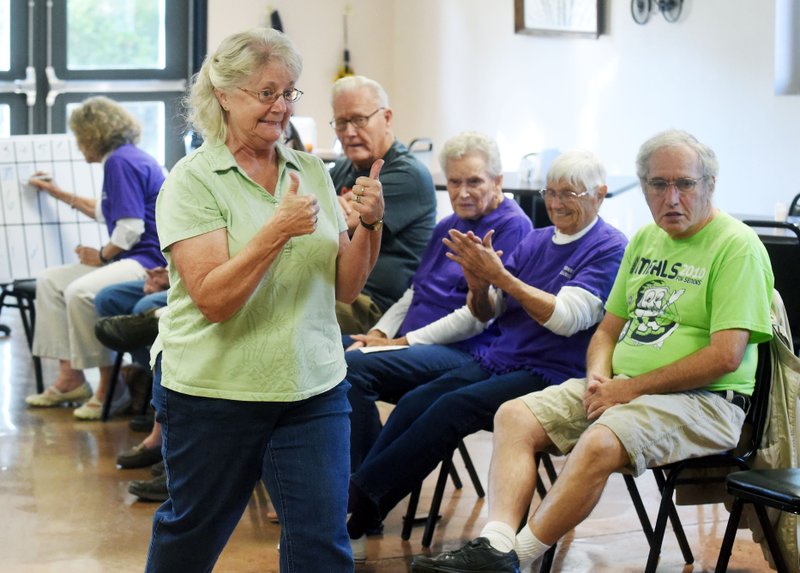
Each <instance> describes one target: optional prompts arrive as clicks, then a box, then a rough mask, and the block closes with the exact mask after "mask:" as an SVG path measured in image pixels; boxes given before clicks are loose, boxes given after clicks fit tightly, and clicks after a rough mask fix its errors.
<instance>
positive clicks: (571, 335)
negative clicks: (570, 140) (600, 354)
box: [348, 151, 627, 558]
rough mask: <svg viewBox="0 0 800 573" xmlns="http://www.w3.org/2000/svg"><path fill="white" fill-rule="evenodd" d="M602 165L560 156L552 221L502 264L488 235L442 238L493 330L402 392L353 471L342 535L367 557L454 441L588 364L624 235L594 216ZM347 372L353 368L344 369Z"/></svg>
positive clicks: (588, 156)
mask: <svg viewBox="0 0 800 573" xmlns="http://www.w3.org/2000/svg"><path fill="white" fill-rule="evenodd" d="M606 191H607V187H606V185H605V168H604V167H603V165H602V164H601V163H600V161H599V159H597V157H595V156H594V155H593V154H592V153H589V152H586V151H570V152H566V153H564V154H562V155H560V156H559V157H558V158H556V159H555V160H554V161H553V163H552V164H551V166H550V169H549V170H548V172H547V188H546V189H543V190H542V195H543V196H544V201H545V207H546V209H547V214H548V215H549V216H550V219H551V220H552V221H553V224H554V227H544V228H541V229H534V230H533V231H531V232H530V233H529V234H528V235H527V236H526V237H525V238H524V239H523V240H522V241H520V242H519V244H518V246H517V247H516V248H515V249H514V251H513V252H512V253H511V255H510V256H509V258H508V259H507V260H506V262H505V264H504V263H503V261H502V260H501V259H500V257H499V256H498V254H497V251H496V250H497V245H495V244H494V243H493V241H494V238H493V236H492V234H491V233H486V234H485V235H483V236H481V235H478V234H477V233H473V232H471V231H467V232H466V233H464V232H461V231H460V230H457V229H454V230H451V231H450V232H449V237H448V238H446V239H445V244H446V245H447V247H448V248H449V249H450V250H451V251H452V252H449V253H448V254H447V256H448V258H449V259H450V260H452V261H454V262H457V263H458V264H459V265H461V267H462V269H463V272H464V275H465V277H466V282H467V284H468V286H469V294H468V296H467V304H468V307H469V310H470V311H471V313H472V315H474V316H475V317H476V318H475V320H477V321H489V320H494V322H493V324H492V328H493V329H494V328H496V329H497V336H494V337H492V338H490V339H489V340H486V341H482V342H481V343H479V344H477V345H476V346H474V347H473V348H472V349H471V350H470V354H471V356H470V360H469V361H468V362H467V363H466V364H463V365H461V366H459V367H457V368H455V369H452V370H451V371H449V372H446V373H444V374H442V375H441V376H439V377H438V378H436V379H435V380H431V381H429V382H428V383H427V384H424V385H422V386H419V387H418V388H415V389H413V390H411V391H409V392H408V393H407V394H405V395H404V396H403V397H402V398H401V399H400V400H399V402H398V403H397V406H396V407H395V408H394V410H393V411H392V413H391V414H390V415H389V419H388V420H387V422H386V425H385V427H384V428H383V430H382V431H381V432H380V434H379V436H378V439H377V440H376V441H375V443H374V444H373V446H372V448H371V449H370V451H369V453H368V454H367V456H366V458H365V459H364V461H363V463H362V464H361V466H360V467H359V468H358V470H357V471H355V472H354V473H353V474H352V476H351V478H350V500H349V505H350V507H349V509H350V510H351V511H352V515H351V517H350V520H349V522H348V533H349V534H350V538H351V543H352V545H353V553H354V556H356V557H359V558H363V556H364V553H365V552H364V549H365V544H364V541H365V539H366V538H365V534H367V533H368V532H370V531H373V530H375V529H376V528H378V527H379V524H380V522H381V521H382V520H383V518H384V517H385V516H386V514H387V513H388V512H389V511H390V510H391V509H392V508H393V507H394V506H395V505H396V504H397V503H398V502H399V501H400V500H401V499H403V498H404V497H405V496H406V495H408V494H409V493H410V492H411V491H412V489H413V488H414V487H415V486H417V485H418V484H419V483H420V482H421V481H422V480H423V479H424V478H425V476H427V475H428V474H429V473H430V472H431V471H432V470H433V469H434V468H435V467H436V465H437V464H438V463H439V462H440V461H441V460H442V459H443V458H444V457H445V456H446V455H447V454H448V453H450V452H452V451H453V450H454V449H455V447H456V445H457V444H458V441H459V440H461V439H462V438H464V437H465V436H468V435H469V434H472V433H474V432H477V431H478V430H482V429H490V428H491V425H492V418H493V416H494V413H495V412H496V411H497V409H498V408H499V407H500V405H501V404H502V403H503V402H505V401H506V400H510V399H511V398H516V397H518V396H522V395H524V394H527V393H529V392H531V391H534V390H536V389H541V388H544V387H546V386H549V385H551V384H560V383H561V382H563V381H564V380H566V379H568V378H574V377H576V376H579V375H581V374H582V373H583V372H584V371H585V354H586V349H587V346H588V344H589V339H590V337H591V335H592V333H593V332H594V330H595V327H596V326H597V324H598V322H599V321H600V319H601V318H602V316H603V304H604V302H605V300H606V298H607V297H608V293H609V291H610V290H611V285H612V283H613V282H614V277H615V276H616V274H617V269H618V267H619V264H620V261H621V260H622V253H623V251H624V249H625V244H626V243H627V240H626V239H625V236H624V235H623V234H622V233H620V232H619V231H618V230H617V229H615V228H614V227H612V226H611V225H609V224H607V223H606V222H605V221H603V220H602V219H601V218H600V217H598V215H597V213H598V210H599V209H600V205H601V203H602V202H603V198H604V197H605V194H606ZM348 378H349V375H348Z"/></svg>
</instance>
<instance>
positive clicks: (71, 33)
mask: <svg viewBox="0 0 800 573" xmlns="http://www.w3.org/2000/svg"><path fill="white" fill-rule="evenodd" d="M67 24H68V25H67V30H68V37H67V67H68V68H69V69H72V70H82V69H120V68H122V69H163V68H164V65H165V60H166V58H165V53H164V52H165V48H164V45H165V41H164V35H165V6H164V0H67Z"/></svg>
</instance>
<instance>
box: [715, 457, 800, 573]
mask: <svg viewBox="0 0 800 573" xmlns="http://www.w3.org/2000/svg"><path fill="white" fill-rule="evenodd" d="M726 486H727V489H728V493H730V494H731V495H733V496H734V501H733V506H732V507H731V516H730V519H729V520H728V527H727V528H726V529H725V537H724V538H723V539H722V547H720V550H719V559H718V561H717V568H716V569H715V573H725V571H727V569H728V560H729V559H730V557H731V549H732V548H733V541H734V539H735V538H736V530H737V529H738V528H739V520H740V519H741V516H742V509H743V508H744V504H745V503H751V504H753V508H754V509H755V512H756V516H758V522H759V524H760V525H761V529H762V530H763V531H764V537H765V538H766V540H767V545H768V546H769V551H770V553H772V559H773V561H774V562H775V569H776V570H777V571H778V573H790V571H792V570H791V569H790V568H789V567H788V566H787V564H786V562H785V560H784V558H783V554H782V553H781V550H780V547H779V546H778V540H777V539H776V537H775V531H774V530H773V528H772V524H771V523H770V521H769V517H768V516H767V512H766V510H765V509H764V506H767V507H774V508H775V509H779V510H781V511H788V512H790V513H794V514H796V515H800V469H798V468H788V469H773V470H747V471H742V472H735V473H732V474H729V475H728V477H727V480H726ZM794 567H795V568H794V571H797V563H795V564H794Z"/></svg>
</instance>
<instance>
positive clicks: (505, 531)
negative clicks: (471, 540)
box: [481, 521, 516, 553]
mask: <svg viewBox="0 0 800 573" xmlns="http://www.w3.org/2000/svg"><path fill="white" fill-rule="evenodd" d="M515 536H516V530H515V529H514V528H513V527H511V526H510V525H506V524H505V523H503V522H502V521H490V522H489V523H487V524H486V525H484V526H483V529H482V530H481V537H485V538H486V539H488V540H489V545H491V546H492V547H494V548H495V549H497V550H498V551H501V552H503V553H508V552H509V551H511V550H512V549H514V537H515Z"/></svg>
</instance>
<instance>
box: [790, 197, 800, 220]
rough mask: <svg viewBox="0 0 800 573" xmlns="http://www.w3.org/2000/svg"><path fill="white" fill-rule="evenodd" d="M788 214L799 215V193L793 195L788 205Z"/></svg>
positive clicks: (791, 215)
mask: <svg viewBox="0 0 800 573" xmlns="http://www.w3.org/2000/svg"><path fill="white" fill-rule="evenodd" d="M789 216H790V217H800V193H798V194H797V195H795V196H794V199H792V204H791V205H789Z"/></svg>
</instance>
